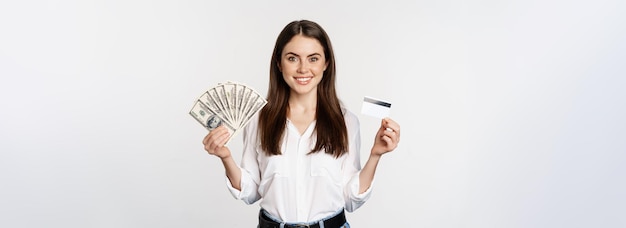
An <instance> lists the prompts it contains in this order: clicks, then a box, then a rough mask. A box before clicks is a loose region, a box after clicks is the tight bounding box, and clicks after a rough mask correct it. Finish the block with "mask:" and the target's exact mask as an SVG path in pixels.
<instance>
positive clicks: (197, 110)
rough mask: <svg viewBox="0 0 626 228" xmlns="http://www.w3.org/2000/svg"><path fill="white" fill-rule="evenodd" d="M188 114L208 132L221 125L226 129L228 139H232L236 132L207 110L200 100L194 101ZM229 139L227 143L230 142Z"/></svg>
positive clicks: (219, 117) (217, 115)
mask: <svg viewBox="0 0 626 228" xmlns="http://www.w3.org/2000/svg"><path fill="white" fill-rule="evenodd" d="M189 114H190V115H191V116H193V118H195V119H196V120H197V121H198V122H199V123H200V124H201V125H202V126H204V128H206V129H207V130H209V132H210V131H212V130H213V129H215V128H217V127H219V126H222V125H223V126H225V127H226V128H227V129H228V132H229V133H230V138H232V136H233V135H235V133H236V132H237V129H235V128H234V127H233V126H231V125H230V124H229V123H227V122H226V121H224V120H223V119H222V117H221V115H219V114H218V113H214V112H213V111H211V110H209V108H208V107H206V106H205V105H204V103H203V102H201V101H200V100H198V101H196V103H195V104H194V105H193V107H192V108H191V110H190V111H189ZM230 138H229V139H228V141H230Z"/></svg>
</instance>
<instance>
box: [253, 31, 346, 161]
mask: <svg viewBox="0 0 626 228" xmlns="http://www.w3.org/2000/svg"><path fill="white" fill-rule="evenodd" d="M296 35H304V36H306V37H309V38H314V39H316V40H318V41H319V42H320V44H321V45H322V46H323V47H324V56H325V58H326V62H327V64H328V66H327V67H326V70H325V71H324V76H323V77H322V81H321V82H320V83H319V84H318V86H317V109H316V114H315V118H316V121H317V122H316V125H315V133H316V135H317V142H316V144H315V147H314V148H313V149H312V150H311V151H310V152H309V154H310V153H316V152H319V151H321V150H322V149H323V150H324V151H325V152H326V153H327V154H331V155H333V156H334V157H340V156H341V155H343V154H344V153H346V152H347V151H348V130H347V128H346V122H345V120H344V118H343V112H342V111H341V103H340V101H339V98H338V97H337V92H336V90H335V55H334V53H333V48H332V45H331V43H330V38H328V34H326V32H325V31H324V29H323V28H322V27H321V26H320V25H318V24H317V23H315V22H312V21H308V20H299V21H293V22H291V23H289V24H287V26H285V28H283V30H282V31H281V32H280V34H279V35H278V38H277V39H276V45H275V46H274V52H273V54H272V60H271V63H270V81H269V89H268V92H267V105H265V107H263V109H262V110H261V112H260V113H259V126H260V127H259V134H260V139H261V148H262V149H263V150H264V151H265V153H266V154H267V155H268V156H271V155H280V154H282V152H281V151H280V145H281V139H282V137H283V135H284V133H285V125H286V124H287V109H288V106H289V103H288V101H289V94H290V88H289V85H287V83H286V82H285V81H284V79H283V77H282V73H281V72H280V69H279V67H278V65H279V64H280V60H281V56H282V52H283V49H284V47H285V45H287V43H288V42H289V41H290V40H291V39H292V38H293V37H294V36H296Z"/></svg>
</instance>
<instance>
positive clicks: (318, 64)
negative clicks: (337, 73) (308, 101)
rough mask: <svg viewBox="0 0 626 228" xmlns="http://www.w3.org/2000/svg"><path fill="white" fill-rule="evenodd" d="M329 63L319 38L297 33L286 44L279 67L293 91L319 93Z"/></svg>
mask: <svg viewBox="0 0 626 228" xmlns="http://www.w3.org/2000/svg"><path fill="white" fill-rule="evenodd" d="M327 65H328V64H326V58H325V56H324V47H322V45H321V44H320V42H319V41H318V40H317V39H315V38H309V37H306V36H303V35H296V36H294V37H293V38H291V40H290V41H289V42H288V43H287V44H286V45H285V48H284V49H283V53H282V54H281V58H280V65H279V66H278V67H279V68H280V71H281V72H282V74H283V79H284V80H285V82H287V84H288V85H289V87H290V88H291V93H292V94H294V93H295V95H306V94H311V93H312V94H316V93H317V85H318V84H319V83H320V81H321V80H322V76H323V75H324V71H325V70H326V66H327Z"/></svg>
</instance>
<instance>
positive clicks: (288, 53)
mask: <svg viewBox="0 0 626 228" xmlns="http://www.w3.org/2000/svg"><path fill="white" fill-rule="evenodd" d="M285 55H295V56H298V57H300V55H298V54H296V53H293V52H287V53H286V54H285ZM315 55H320V56H321V54H320V53H317V52H315V53H313V54H310V55H307V57H311V56H315Z"/></svg>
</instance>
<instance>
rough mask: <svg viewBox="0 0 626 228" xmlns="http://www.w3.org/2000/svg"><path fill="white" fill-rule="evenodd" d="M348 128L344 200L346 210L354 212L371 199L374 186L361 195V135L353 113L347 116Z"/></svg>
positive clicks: (344, 168) (344, 163)
mask: <svg viewBox="0 0 626 228" xmlns="http://www.w3.org/2000/svg"><path fill="white" fill-rule="evenodd" d="M345 119H346V127H347V128H348V138H349V148H348V155H347V157H346V159H345V160H344V162H343V165H342V166H343V167H342V169H343V175H344V177H343V180H344V186H345V187H344V199H345V208H346V210H347V211H348V212H353V211H355V210H356V209H358V208H359V207H361V206H362V205H363V204H364V203H365V202H366V201H367V200H368V199H369V198H370V195H371V192H372V186H374V182H372V184H371V185H370V187H369V188H368V189H367V190H366V191H365V192H363V193H360V194H359V185H360V183H359V174H360V173H361V158H360V157H361V156H360V152H361V133H360V125H359V120H358V119H357V117H356V116H355V115H353V114H351V113H347V114H346V115H345Z"/></svg>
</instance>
